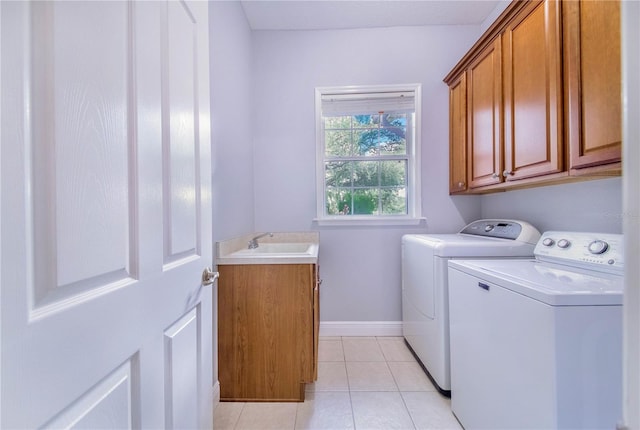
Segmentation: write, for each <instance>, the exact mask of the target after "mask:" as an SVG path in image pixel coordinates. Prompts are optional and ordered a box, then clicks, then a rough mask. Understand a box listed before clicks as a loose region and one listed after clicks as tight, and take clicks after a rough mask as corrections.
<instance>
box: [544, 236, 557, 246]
mask: <svg viewBox="0 0 640 430" xmlns="http://www.w3.org/2000/svg"><path fill="white" fill-rule="evenodd" d="M555 243H556V241H555V240H553V239H551V238H550V237H547V238H546V239H545V240H543V241H542V244H543V245H544V246H553V245H554V244H555Z"/></svg>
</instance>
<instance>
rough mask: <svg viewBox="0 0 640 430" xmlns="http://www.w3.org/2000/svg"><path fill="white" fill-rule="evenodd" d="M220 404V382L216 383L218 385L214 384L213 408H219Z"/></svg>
mask: <svg viewBox="0 0 640 430" xmlns="http://www.w3.org/2000/svg"><path fill="white" fill-rule="evenodd" d="M218 403H220V381H216V383H215V384H213V408H214V409H215V407H216V406H218Z"/></svg>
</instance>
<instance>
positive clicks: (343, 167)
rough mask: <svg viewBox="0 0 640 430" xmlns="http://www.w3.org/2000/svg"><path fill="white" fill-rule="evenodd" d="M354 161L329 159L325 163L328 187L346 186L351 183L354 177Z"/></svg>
mask: <svg viewBox="0 0 640 430" xmlns="http://www.w3.org/2000/svg"><path fill="white" fill-rule="evenodd" d="M352 171H353V162H352V161H328V162H327V163H325V182H326V184H327V187H345V186H350V185H351V178H352V177H353V174H352Z"/></svg>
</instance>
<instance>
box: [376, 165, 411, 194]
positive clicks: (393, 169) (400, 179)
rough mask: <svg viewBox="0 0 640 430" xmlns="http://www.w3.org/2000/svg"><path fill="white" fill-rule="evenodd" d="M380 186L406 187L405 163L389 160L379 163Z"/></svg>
mask: <svg viewBox="0 0 640 430" xmlns="http://www.w3.org/2000/svg"><path fill="white" fill-rule="evenodd" d="M380 185H382V186H383V187H395V186H403V185H407V161H406V160H390V161H381V162H380Z"/></svg>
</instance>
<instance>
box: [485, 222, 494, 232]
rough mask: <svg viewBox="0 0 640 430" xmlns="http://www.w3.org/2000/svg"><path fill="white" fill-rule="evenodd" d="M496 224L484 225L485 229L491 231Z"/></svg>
mask: <svg viewBox="0 0 640 430" xmlns="http://www.w3.org/2000/svg"><path fill="white" fill-rule="evenodd" d="M494 227H495V226H494V225H493V224H488V225H486V226H485V227H484V231H487V232H488V231H491V230H493V228H494Z"/></svg>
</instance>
